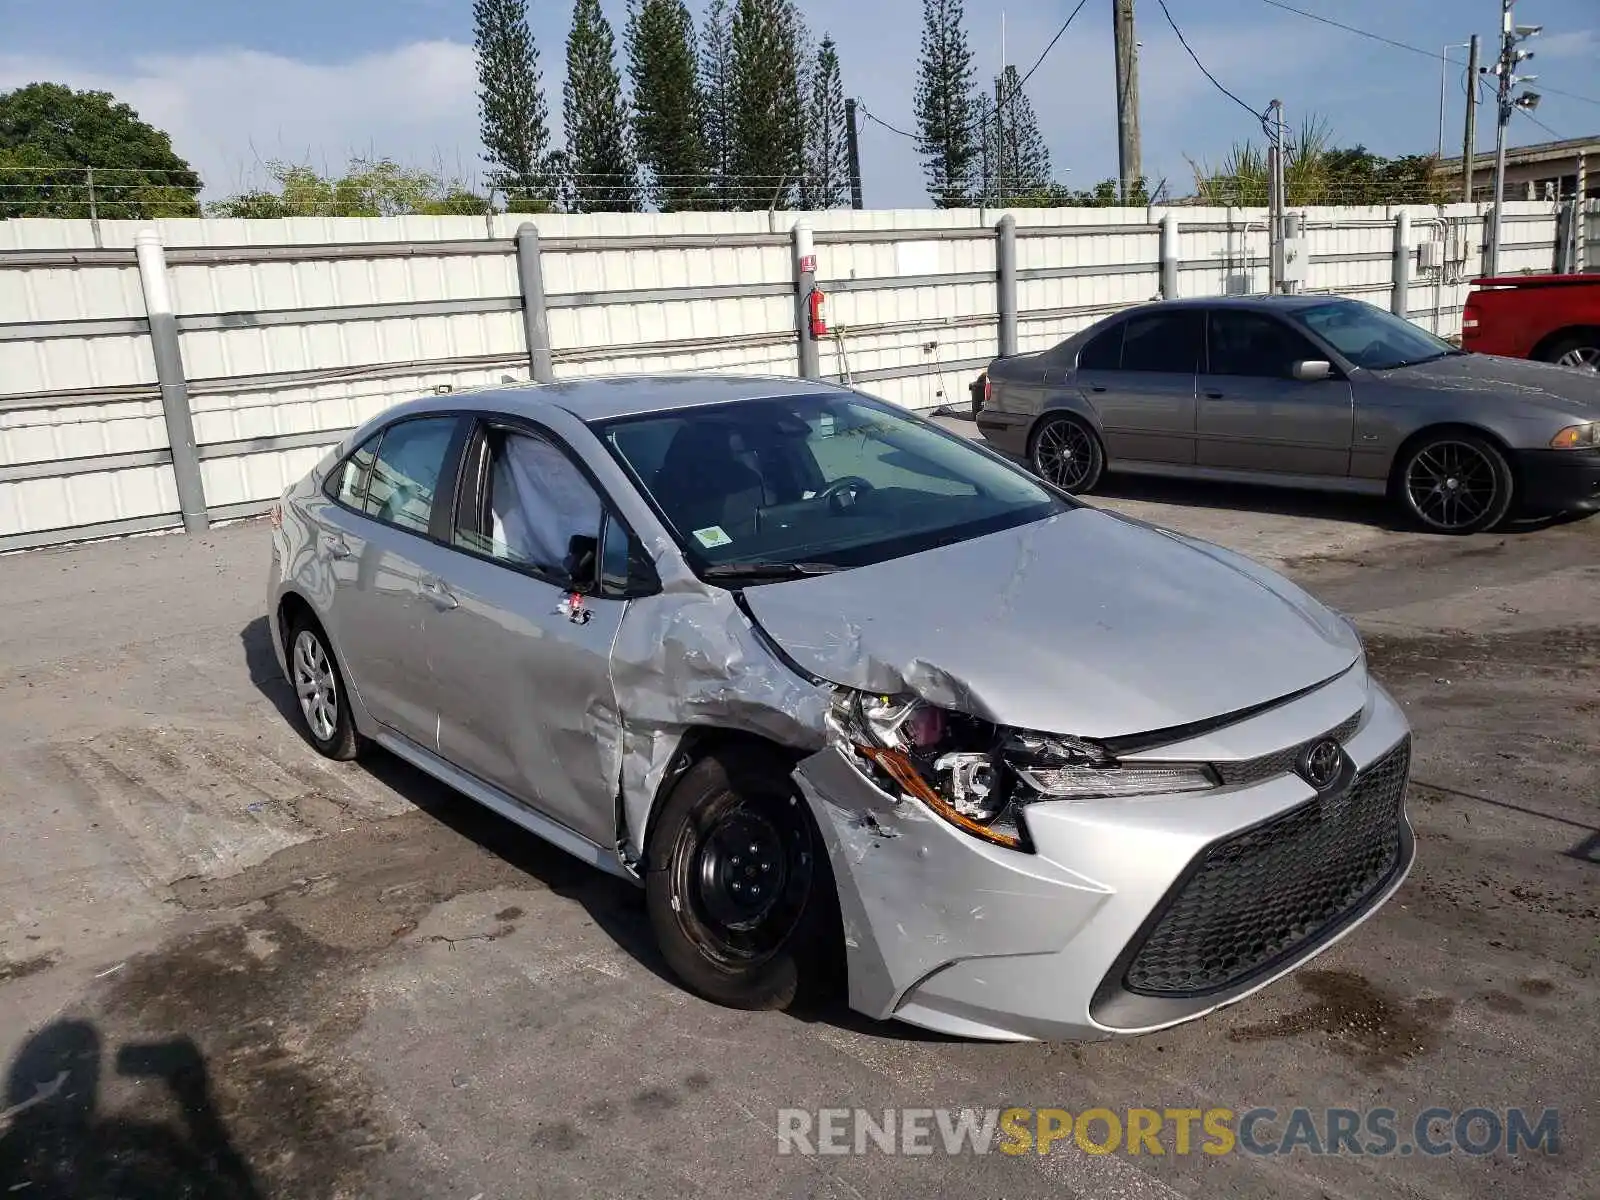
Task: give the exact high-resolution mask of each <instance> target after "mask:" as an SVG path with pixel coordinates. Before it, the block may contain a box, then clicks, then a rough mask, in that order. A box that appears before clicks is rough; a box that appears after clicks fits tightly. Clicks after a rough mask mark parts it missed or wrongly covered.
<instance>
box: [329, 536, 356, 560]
mask: <svg viewBox="0 0 1600 1200" xmlns="http://www.w3.org/2000/svg"><path fill="white" fill-rule="evenodd" d="M324 544H325V545H326V546H327V548H328V557H329V558H349V557H350V545H349V543H347V542H346V541H345V540H344V537H343V536H342V535H340V534H337V533H330V534H329V535H328V536H327V538H325V539H324Z"/></svg>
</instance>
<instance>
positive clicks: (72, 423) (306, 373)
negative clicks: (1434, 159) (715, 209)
mask: <svg viewBox="0 0 1600 1200" xmlns="http://www.w3.org/2000/svg"><path fill="white" fill-rule="evenodd" d="M1399 211H1400V210H1399V209H1383V208H1374V209H1313V210H1308V211H1307V212H1306V214H1305V216H1306V222H1307V237H1308V240H1309V242H1310V249H1311V254H1312V260H1311V269H1310V275H1309V279H1308V282H1307V285H1306V286H1307V290H1310V291H1325V292H1329V293H1332V294H1339V295H1348V296H1353V297H1356V298H1359V299H1364V300H1368V301H1371V302H1373V303H1376V304H1379V305H1382V306H1384V307H1388V306H1389V305H1390V289H1391V286H1392V279H1393V274H1392V272H1393V268H1394V228H1395V218H1396V216H1397V214H1398V213H1399ZM1409 211H1410V212H1411V220H1412V225H1411V228H1412V243H1413V246H1415V245H1418V244H1420V243H1421V242H1423V241H1427V240H1439V241H1442V242H1444V243H1445V244H1446V245H1447V247H1448V248H1449V249H1448V251H1447V253H1446V256H1445V259H1446V261H1445V267H1444V269H1443V270H1441V271H1436V272H1420V271H1414V272H1413V274H1414V276H1415V278H1414V280H1413V283H1412V286H1411V288H1410V290H1409V295H1408V297H1407V299H1408V305H1409V310H1410V316H1411V318H1412V319H1413V320H1415V321H1417V322H1418V323H1419V324H1422V325H1424V326H1426V327H1428V328H1430V329H1434V330H1436V331H1437V332H1439V333H1441V334H1444V335H1450V334H1453V333H1455V332H1457V331H1458V330H1459V326H1460V312H1461V305H1462V303H1463V301H1464V299H1465V294H1466V291H1467V281H1468V280H1470V279H1471V278H1472V277H1473V275H1474V274H1475V273H1476V272H1477V271H1478V269H1479V264H1480V258H1481V256H1480V252H1479V244H1480V243H1481V241H1482V236H1483V222H1482V215H1481V211H1480V210H1479V209H1478V208H1476V207H1474V206H1468V205H1455V206H1449V207H1446V208H1442V209H1434V208H1415V209H1412V210H1409ZM1166 212H1171V213H1172V214H1174V215H1175V217H1176V218H1177V220H1178V222H1179V232H1178V235H1177V245H1176V246H1175V247H1173V248H1171V256H1174V257H1176V258H1177V260H1178V262H1177V272H1176V277H1177V290H1178V293H1179V294H1180V295H1218V294H1227V293H1245V292H1260V291H1263V290H1265V288H1266V286H1267V235H1266V226H1265V213H1264V212H1262V211H1258V210H1242V209H1210V208H1178V209H1171V210H1160V209H1156V210H1146V209H1094V210H1086V209H1066V210H1021V211H1016V212H1014V213H1012V214H1011V215H1012V216H1013V218H1014V219H1015V222H1016V226H1017V233H1016V239H1017V240H1016V268H1017V283H1016V293H1017V294H1016V301H1017V305H1016V307H1017V313H1018V348H1019V349H1020V350H1031V349H1039V348H1043V347H1046V346H1049V345H1052V344H1054V343H1055V342H1057V341H1059V340H1060V339H1061V338H1063V337H1065V336H1066V335H1068V334H1069V333H1071V332H1073V331H1075V330H1076V329H1078V328H1081V327H1082V326H1084V325H1085V324H1088V323H1090V322H1092V321H1094V320H1096V319H1098V318H1099V317H1100V316H1102V315H1104V314H1106V313H1109V312H1113V311H1115V310H1117V309H1119V308H1121V307H1124V306H1126V305H1129V304H1134V303H1139V302H1142V301H1145V300H1149V299H1152V298H1154V297H1156V296H1157V295H1158V294H1159V292H1160V288H1161V270H1160V260H1161V257H1162V255H1163V247H1162V235H1161V225H1160V222H1161V218H1162V217H1163V215H1165V213H1166ZM1002 215H1004V214H1003V213H1001V212H998V211H992V210H991V211H984V212H980V211H927V210H899V211H880V212H849V211H839V212H825V213H815V214H809V215H808V216H807V217H806V218H805V219H806V220H808V221H809V222H810V223H811V224H812V226H813V227H814V229H815V250H816V256H817V278H818V282H819V285H820V286H821V288H822V289H823V290H824V291H825V292H826V293H827V294H828V296H829V300H828V309H829V311H828V318H829V323H830V326H831V327H832V329H833V330H834V331H835V332H836V333H837V334H838V335H839V336H837V337H836V338H830V339H828V340H826V341H825V342H824V343H823V345H822V346H821V347H820V351H821V353H820V360H821V373H822V374H823V375H824V376H828V377H838V376H839V375H841V374H843V373H844V372H845V371H846V370H848V371H849V373H850V374H851V376H852V378H853V379H854V380H855V381H856V382H857V383H858V384H860V385H861V386H863V387H864V388H865V389H866V390H869V391H872V392H874V393H876V394H879V395H882V396H884V397H885V398H887V399H889V400H891V401H894V402H896V403H899V404H903V405H905V406H907V407H909V408H913V409H931V408H934V407H937V406H939V405H941V404H945V403H963V402H964V401H965V396H966V385H967V384H968V382H969V381H970V380H971V379H972V377H973V376H974V375H975V374H976V373H977V372H978V371H979V370H981V369H982V367H983V366H984V365H985V364H986V363H987V362H988V361H989V360H990V359H991V358H992V357H993V356H994V355H995V354H996V353H997V351H998V342H997V338H998V325H997V282H996V271H997V257H996V255H997V250H996V235H995V232H994V230H995V224H996V222H997V221H998V220H999V219H1000V217H1001V216H1002ZM527 219H528V218H526V217H522V216H514V215H502V216H498V217H493V218H478V217H400V218H387V219H370V220H369V219H293V220H283V221H236V220H213V219H206V220H171V221H157V222H149V223H141V222H98V223H93V224H91V223H90V222H88V221H51V220H37V221H36V220H27V221H8V222H0V550H5V549H15V548H19V547H26V546H32V545H46V544H51V543H55V542H62V541H67V540H75V539H79V538H84V537H94V536H104V535H109V534H116V533H127V532H134V531H139V530H145V529H157V528H165V527H170V526H173V525H176V524H178V523H179V516H178V513H179V497H178V494H177V486H176V482H175V478H174V469H173V465H172V463H173V457H172V451H171V448H170V446H169V441H168V439H169V433H168V423H167V421H166V420H165V419H164V418H165V415H166V411H167V410H164V409H163V405H162V393H161V388H160V386H159V384H160V382H161V381H160V380H158V378H157V371H156V360H155V357H154V355H153V353H152V336H151V323H150V321H149V320H148V318H147V314H146V311H145V302H144V293H143V287H142V284H143V283H144V282H145V281H144V280H143V279H142V277H141V274H140V270H139V267H138V265H137V263H136V261H135V256H134V253H133V250H132V246H133V244H134V238H135V235H136V234H137V233H138V232H139V231H140V230H141V229H152V228H153V229H154V230H156V231H157V232H158V233H159V236H160V239H161V242H162V243H163V244H164V246H165V254H166V268H165V277H166V279H167V282H168V284H169V286H170V291H171V295H172V299H173V309H174V311H175V313H176V325H177V330H178V334H177V342H178V346H179V348H180V350H181V355H182V372H183V378H184V381H185V382H186V384H187V396H188V399H187V409H188V411H189V413H190V415H191V417H192V422H193V427H194V441H195V443H196V446H197V457H198V459H199V467H200V477H201V482H202V484H203V490H204V495H203V507H204V509H205V510H206V512H207V513H208V515H209V517H210V518H211V519H223V518H228V517H234V516H241V515H246V514H249V513H253V512H259V511H261V510H262V509H263V508H264V507H265V506H266V505H267V504H268V503H270V501H271V500H272V499H273V498H275V497H276V496H277V495H279V494H280V493H281V492H282V490H283V489H284V487H285V486H287V484H288V483H289V482H290V481H291V480H293V479H295V478H296V477H298V476H299V475H301V474H303V473H304V472H305V471H306V470H307V469H308V468H309V467H310V466H311V464H312V463H314V462H315V461H316V460H317V458H318V457H319V456H320V455H321V453H322V452H323V450H324V449H325V448H326V447H327V446H328V445H331V444H332V443H334V442H336V441H338V440H339V438H340V437H341V436H342V435H343V433H344V432H345V431H347V430H348V429H350V428H352V427H353V426H355V425H358V424H360V423H361V422H362V421H364V420H365V419H367V418H368V417H370V416H372V415H374V414H376V413H378V412H381V411H382V410H383V409H385V408H387V407H389V406H390V405H392V404H394V403H396V402H398V401H400V400H402V399H405V398H407V397H409V396H413V395H417V394H419V393H422V392H427V391H433V390H444V389H461V388H465V387H474V386H480V385H484V384H493V383H498V382H500V381H501V380H502V379H504V378H505V377H508V376H509V377H511V378H514V379H517V380H525V379H527V378H528V377H529V359H528V347H527V342H526V339H525V335H524V324H523V315H522V309H523V300H522V296H521V291H520V286H519V277H518V272H517V259H516V245H515V242H514V240H513V239H514V235H515V232H516V228H517V226H518V225H520V224H521V223H522V222H523V221H525V220H527ZM795 219H796V217H795V214H790V213H776V214H768V213H733V214H674V215H658V214H638V215H604V216H563V215H549V216H540V217H538V218H537V224H538V228H539V233H540V235H541V239H542V255H541V263H542V268H543V277H544V288H545V294H546V303H547V306H548V323H549V331H550V344H551V348H552V352H553V353H552V357H553V361H554V370H555V374H556V376H557V377H558V378H559V377H564V376H571V375H579V374H583V375H592V374H612V373H619V372H638V371H658V370H715V371H737V372H754V373H764V374H795V373H796V372H797V370H798V359H797V352H796V351H797V347H796V332H795V330H796V322H795V311H796V305H795V278H796V273H795V262H794V254H793V249H792V238H791V233H790V226H791V225H792V223H793V222H794V220H795ZM1597 227H1600V221H1594V220H1591V221H1590V222H1589V230H1588V232H1589V234H1590V236H1591V237H1594V238H1597V239H1600V228H1597ZM1554 237H1555V215H1554V213H1553V211H1552V209H1551V206H1550V205H1547V204H1542V203H1535V204H1512V205H1508V206H1507V216H1506V234H1505V240H1506V246H1505V250H1504V252H1503V254H1502V269H1503V270H1506V271H1508V272H1514V271H1518V270H1524V269H1526V270H1534V271H1548V270H1550V269H1551V266H1552V258H1553V246H1554ZM1589 258H1590V261H1591V262H1596V261H1600V254H1597V253H1596V252H1595V251H1591V252H1590V256H1589ZM169 382H170V381H169ZM169 392H170V389H169ZM170 403H171V397H170V394H169V404H170ZM180 450H181V448H180Z"/></svg>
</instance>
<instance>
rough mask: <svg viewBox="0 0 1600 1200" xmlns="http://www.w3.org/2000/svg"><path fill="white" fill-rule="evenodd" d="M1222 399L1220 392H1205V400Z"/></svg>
mask: <svg viewBox="0 0 1600 1200" xmlns="http://www.w3.org/2000/svg"><path fill="white" fill-rule="evenodd" d="M1224 398H1225V397H1224V395H1223V393H1222V392H1207V393H1206V399H1207V400H1222V399H1224Z"/></svg>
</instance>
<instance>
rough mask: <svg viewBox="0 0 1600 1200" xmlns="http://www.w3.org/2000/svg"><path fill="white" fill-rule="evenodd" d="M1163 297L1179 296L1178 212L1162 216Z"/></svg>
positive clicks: (1169, 298)
mask: <svg viewBox="0 0 1600 1200" xmlns="http://www.w3.org/2000/svg"><path fill="white" fill-rule="evenodd" d="M1161 298H1162V299H1163V300H1176V299H1177V298H1178V214H1177V213H1170V212H1169V213H1167V214H1166V215H1165V216H1163V217H1162V218H1161Z"/></svg>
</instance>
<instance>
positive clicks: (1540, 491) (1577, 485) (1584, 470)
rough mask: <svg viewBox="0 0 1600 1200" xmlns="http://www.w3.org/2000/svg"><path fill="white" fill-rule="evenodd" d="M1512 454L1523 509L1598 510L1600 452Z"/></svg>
mask: <svg viewBox="0 0 1600 1200" xmlns="http://www.w3.org/2000/svg"><path fill="white" fill-rule="evenodd" d="M1512 453H1513V458H1514V460H1515V466H1516V471H1517V480H1518V486H1519V488H1520V492H1521V495H1520V499H1521V503H1522V507H1523V508H1524V509H1526V510H1527V511H1529V512H1540V513H1556V512H1595V511H1600V450H1517V451H1513V452H1512Z"/></svg>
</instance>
